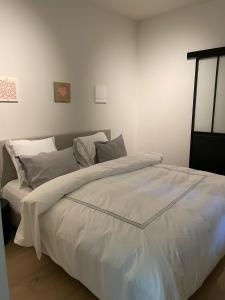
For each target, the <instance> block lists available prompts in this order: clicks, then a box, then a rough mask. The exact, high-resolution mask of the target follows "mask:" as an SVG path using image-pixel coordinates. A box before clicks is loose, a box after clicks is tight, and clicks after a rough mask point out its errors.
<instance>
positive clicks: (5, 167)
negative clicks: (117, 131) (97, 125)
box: [0, 129, 111, 187]
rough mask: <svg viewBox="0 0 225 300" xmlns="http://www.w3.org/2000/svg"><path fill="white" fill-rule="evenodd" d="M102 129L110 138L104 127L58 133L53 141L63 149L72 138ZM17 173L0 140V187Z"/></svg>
mask: <svg viewBox="0 0 225 300" xmlns="http://www.w3.org/2000/svg"><path fill="white" fill-rule="evenodd" d="M99 131H103V132H105V134H106V136H107V137H108V139H111V130H110V129H104V130H95V131H86V132H76V133H69V134H60V135H54V136H55V143H56V147H57V149H58V150H61V149H65V148H68V147H71V146H72V145H73V140H74V138H76V137H78V136H86V135H91V134H94V133H96V132H99ZM49 136H53V135H48V136H40V137H28V138H23V139H29V140H33V139H42V138H46V137H49ZM16 178H17V174H16V170H15V168H14V165H13V163H12V160H11V158H10V156H9V154H8V152H7V150H6V148H5V141H0V182H1V187H3V186H4V185H5V184H6V183H7V182H9V181H11V180H13V179H16Z"/></svg>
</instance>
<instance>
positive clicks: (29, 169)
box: [19, 147, 79, 189]
mask: <svg viewBox="0 0 225 300" xmlns="http://www.w3.org/2000/svg"><path fill="white" fill-rule="evenodd" d="M19 158H20V161H21V163H22V165H23V167H24V170H25V175H26V179H27V182H28V185H29V186H30V187H32V188H33V189H35V188H37V187H38V186H40V185H41V184H43V183H45V182H47V181H49V180H51V179H54V178H56V177H58V176H62V175H65V174H68V173H71V172H73V171H76V170H78V169H79V166H78V163H77V162H76V159H75V157H74V154H73V148H72V147H71V148H67V149H65V150H61V151H54V152H50V153H40V154H37V155H24V156H20V157H19Z"/></svg>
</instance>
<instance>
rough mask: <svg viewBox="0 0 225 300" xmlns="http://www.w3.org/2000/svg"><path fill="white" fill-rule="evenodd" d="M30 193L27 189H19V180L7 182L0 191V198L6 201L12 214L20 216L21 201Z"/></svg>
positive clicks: (29, 189)
mask: <svg viewBox="0 0 225 300" xmlns="http://www.w3.org/2000/svg"><path fill="white" fill-rule="evenodd" d="M31 191H32V189H31V188H29V187H20V184H19V180H18V179H15V180H12V181H10V182H8V183H7V184H6V185H5V186H4V187H3V189H2V197H3V198H5V199H7V200H8V201H9V203H10V207H11V209H12V210H13V212H15V213H17V214H20V205H21V200H22V199H23V198H24V197H25V196H27V195H28V194H29V193H30V192H31Z"/></svg>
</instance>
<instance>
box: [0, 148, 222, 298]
mask: <svg viewBox="0 0 225 300" xmlns="http://www.w3.org/2000/svg"><path fill="white" fill-rule="evenodd" d="M3 173H4V172H3ZM21 214H22V221H21V223H20V226H19V228H18V231H17V234H16V238H15V242H16V243H17V244H19V245H22V246H27V247H29V246H33V247H34V248H35V250H36V253H37V257H38V258H39V259H40V258H41V255H42V253H45V254H47V255H49V256H50V257H51V259H52V260H53V261H54V262H55V263H57V264H59V265H60V266H61V267H62V268H64V270H65V271H66V272H67V273H68V274H70V275H71V276H72V277H74V278H76V279H78V280H79V281H81V282H82V283H83V284H84V285H85V286H86V287H87V288H88V289H90V290H91V291H92V293H93V294H95V295H96V296H97V297H98V298H100V299H106V300H115V299H118V300H126V299H129V300H134V299H139V300H145V299H146V300H147V299H154V300H167V299H172V300H180V299H188V298H189V297H190V296H191V295H192V294H193V293H194V292H195V291H196V290H197V289H198V288H199V287H200V286H201V284H202V283H203V281H204V280H205V278H206V277H207V276H208V275H209V273H210V272H211V271H212V270H213V268H214V267H215V266H216V264H217V263H218V262H219V260H220V259H221V258H222V257H223V256H224V254H225V179H224V177H223V176H220V175H215V174H212V173H207V172H201V171H196V170H192V169H188V168H182V167H176V166H171V165H165V164H162V163H161V157H160V156H159V155H157V154H154V153H153V154H137V155H131V156H127V157H122V158H119V159H116V160H113V161H108V162H104V163H101V164H97V165H94V166H91V167H88V168H84V169H82V170H79V171H76V172H73V173H70V174H68V175H65V176H62V177H58V178H55V179H53V180H51V181H49V182H48V183H45V184H43V185H42V186H40V187H39V188H37V189H36V190H34V191H32V192H31V193H29V194H28V196H26V198H25V199H24V200H23V201H22V206H21Z"/></svg>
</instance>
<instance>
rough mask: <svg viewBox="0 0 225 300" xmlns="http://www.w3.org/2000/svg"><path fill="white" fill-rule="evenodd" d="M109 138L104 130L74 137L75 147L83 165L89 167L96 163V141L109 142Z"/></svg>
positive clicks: (78, 159)
mask: <svg viewBox="0 0 225 300" xmlns="http://www.w3.org/2000/svg"><path fill="white" fill-rule="evenodd" d="M107 141H108V139H107V137H106V135H105V134H104V132H98V133H96V134H93V135H88V136H82V137H78V138H76V139H74V141H73V149H74V155H75V156H76V159H77V161H78V162H79V163H80V164H81V165H82V166H83V167H88V166H91V165H93V164H94V163H95V156H96V148H95V142H107Z"/></svg>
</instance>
